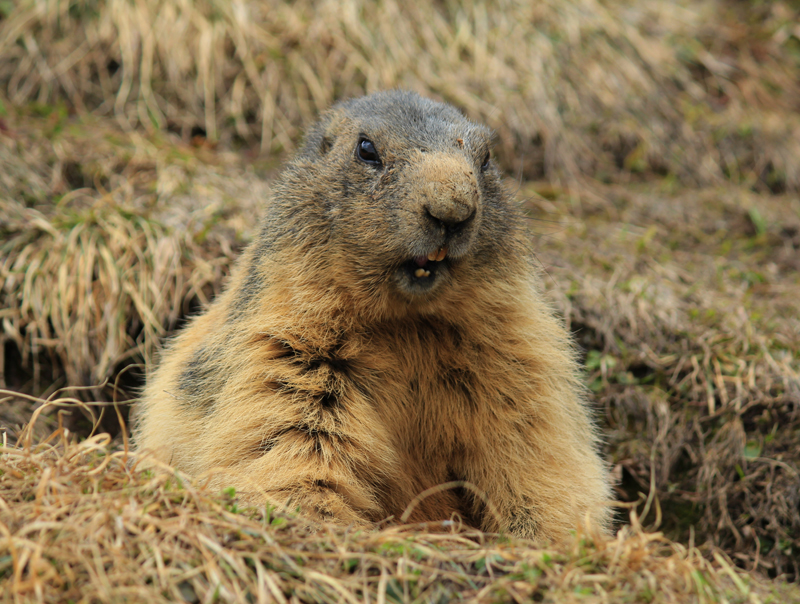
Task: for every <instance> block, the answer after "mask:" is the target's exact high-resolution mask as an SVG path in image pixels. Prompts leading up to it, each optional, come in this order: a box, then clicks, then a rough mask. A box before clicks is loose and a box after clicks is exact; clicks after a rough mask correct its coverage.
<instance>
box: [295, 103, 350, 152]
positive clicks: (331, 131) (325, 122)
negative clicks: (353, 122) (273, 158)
mask: <svg viewBox="0 0 800 604" xmlns="http://www.w3.org/2000/svg"><path fill="white" fill-rule="evenodd" d="M340 113H341V112H340V111H337V110H336V109H335V108H334V109H330V110H328V111H326V112H325V113H323V114H322V115H321V116H320V119H319V121H317V123H316V124H314V126H312V127H311V129H310V130H309V131H308V132H307V133H306V138H305V141H303V146H302V147H301V148H300V156H301V157H305V158H308V159H313V158H317V157H322V156H323V155H325V154H326V153H327V152H328V151H329V150H330V149H331V147H333V143H334V141H335V140H336V135H337V134H338V132H339V126H340V124H341V120H340V119H338V118H339V114H340Z"/></svg>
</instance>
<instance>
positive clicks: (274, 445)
mask: <svg viewBox="0 0 800 604" xmlns="http://www.w3.org/2000/svg"><path fill="white" fill-rule="evenodd" d="M490 146H491V133H490V132H489V131H488V130H487V129H486V128H484V127H483V126H480V125H478V124H474V123H472V122H470V121H469V120H467V119H466V118H464V117H463V116H462V115H461V114H460V113H459V112H458V111H457V110H455V109H454V108H453V107H451V106H449V105H446V104H442V103H437V102H434V101H431V100H428V99H425V98H422V97H420V96H418V95H416V94H413V93H410V92H399V91H393V92H384V93H378V94H373V95H370V96H367V97H363V98H359V99H355V100H352V101H348V102H344V103H340V104H338V105H336V106H334V107H333V108H332V109H330V110H329V111H328V112H327V113H325V114H324V115H323V116H322V118H321V120H320V121H319V122H318V123H317V124H316V125H315V126H314V127H313V128H312V129H311V130H310V132H309V133H308V135H307V138H306V141H305V144H304V146H303V148H302V150H301V151H300V153H299V154H298V155H297V157H296V158H295V159H294V160H293V161H292V162H291V163H290V164H289V165H288V166H287V168H286V169H285V171H284V173H283V174H282V176H281V177H280V179H279V181H278V184H277V185H276V187H275V190H274V194H273V195H272V198H271V199H270V200H268V201H267V202H266V203H267V210H266V218H265V219H264V221H263V223H262V225H261V229H260V232H259V235H258V237H257V238H256V240H255V241H254V243H253V244H252V245H251V246H250V247H249V248H248V249H247V250H246V251H245V252H244V253H243V255H242V257H241V258H240V259H239V260H238V262H237V264H236V266H235V267H234V271H233V276H232V279H231V281H230V283H229V284H228V286H227V288H226V289H225V291H224V293H222V294H221V295H220V296H219V298H218V299H217V300H216V301H215V302H214V303H213V304H212V305H211V306H210V308H209V309H208V310H207V311H206V312H205V313H204V314H202V315H200V316H198V317H196V318H194V319H193V320H192V321H191V323H190V324H189V326H188V327H187V328H186V329H185V330H183V331H182V332H181V333H180V334H179V335H178V336H177V337H176V338H175V339H174V340H173V341H172V342H171V343H170V344H169V345H168V346H167V348H166V349H165V351H164V353H163V355H162V359H161V363H160V366H159V367H158V369H157V370H156V371H155V372H154V373H153V374H152V375H150V377H149V379H148V382H147V386H146V389H145V392H144V395H143V398H142V401H141V403H140V405H139V409H138V425H137V429H136V439H137V442H138V447H139V448H140V449H146V450H148V451H150V452H151V454H153V455H155V456H156V457H158V458H159V459H161V460H163V461H165V462H167V463H170V464H172V465H173V466H175V467H176V468H178V469H180V470H182V471H185V472H188V473H190V474H193V475H198V474H201V473H203V472H206V471H209V470H212V469H214V468H223V469H224V472H222V473H220V472H217V473H215V474H214V476H215V477H216V478H215V479H214V480H216V481H217V483H215V484H218V486H220V487H225V486H231V485H232V486H235V487H236V488H237V491H238V492H240V493H242V494H243V496H244V497H246V498H248V499H250V500H252V501H259V500H261V501H263V500H264V499H266V500H269V501H271V502H272V503H274V504H283V503H288V504H290V505H292V506H293V507H297V506H299V507H300V508H301V510H302V511H303V513H306V514H310V515H314V516H318V517H323V518H332V519H334V520H337V521H339V522H356V523H365V522H377V521H380V520H383V519H385V518H387V517H390V516H394V517H395V518H405V519H409V520H412V521H423V520H431V521H435V520H446V519H448V518H450V517H451V516H452V515H453V514H456V513H457V514H459V515H460V516H461V517H462V518H464V519H465V520H466V521H467V522H468V523H471V524H473V525H474V526H477V527H478V528H482V529H484V530H488V531H499V530H503V531H510V532H512V533H514V534H516V535H519V536H524V537H530V538H535V539H538V540H541V541H546V540H553V539H559V538H562V537H564V536H565V535H567V534H568V532H569V531H570V530H571V529H575V528H576V527H577V526H578V525H580V524H582V523H583V522H585V520H586V519H589V520H590V521H591V522H592V523H593V524H594V525H595V526H596V527H598V528H600V529H601V530H603V529H607V526H608V518H609V513H608V508H607V507H606V504H607V500H608V498H609V489H608V478H607V473H606V470H605V468H604V465H603V463H602V462H601V460H600V459H599V457H598V455H597V452H596V436H595V431H594V428H593V425H592V423H591V421H590V418H589V416H588V413H587V410H586V407H585V403H584V401H583V398H582V392H583V391H582V387H581V385H580V381H579V374H578V371H577V368H576V363H575V358H574V351H573V348H572V344H571V341H570V338H569V336H568V334H567V333H566V331H565V330H564V328H563V326H562V325H561V323H560V322H559V321H558V320H557V319H556V318H555V317H554V315H553V313H552V311H551V310H550V309H549V307H548V306H547V304H546V303H545V302H544V301H543V299H542V296H541V294H540V291H539V288H538V285H537V276H536V272H535V270H534V268H533V265H532V263H531V260H530V253H529V251H528V243H527V241H526V237H525V232H524V229H523V228H522V226H521V221H520V216H519V214H518V211H517V210H516V209H515V207H514V206H513V204H512V202H511V200H510V198H509V195H508V194H507V193H506V192H505V190H504V188H503V185H502V181H501V175H500V173H499V171H498V170H497V168H496V167H495V165H494V164H493V162H492V161H491V159H490ZM437 485H444V486H442V487H441V488H438V489H437V488H434V487H437ZM404 514H405V515H404Z"/></svg>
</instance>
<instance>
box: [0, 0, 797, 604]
mask: <svg viewBox="0 0 800 604" xmlns="http://www.w3.org/2000/svg"><path fill="white" fill-rule="evenodd" d="M501 4H502V6H500V5H497V4H496V3H492V4H491V5H490V4H484V3H481V2H474V3H469V2H444V3H439V4H431V3H426V2H411V3H405V4H404V5H403V7H402V8H401V6H400V5H398V4H395V3H394V2H385V3H378V4H373V3H362V2H355V1H352V2H345V3H343V4H341V5H340V4H336V6H334V4H333V3H325V2H318V3H311V2H299V3H295V4H293V5H291V6H290V5H288V4H282V3H279V2H272V3H269V2H268V3H258V4H253V5H245V4H237V3H228V2H224V1H222V0H220V1H217V2H196V3H181V2H175V1H168V2H155V1H151V0H138V1H136V0H124V1H117V2H112V1H103V2H94V1H92V2H90V1H88V0H87V1H71V2H52V3H42V2H33V1H30V0H28V1H24V2H20V3H17V4H12V3H2V2H0V165H1V166H2V170H0V322H1V324H2V327H1V328H0V337H2V338H3V342H4V344H3V346H1V347H0V351H2V362H0V388H5V389H6V390H4V393H3V395H2V398H0V401H1V402H0V422H1V423H2V427H3V432H4V434H5V437H4V438H5V439H6V441H4V447H3V449H2V455H0V581H2V582H4V583H5V584H6V585H8V586H9V589H8V590H3V597H4V598H7V599H9V601H65V600H73V601H79V600H81V599H83V601H120V600H125V599H128V600H131V601H139V600H147V601H159V599H163V600H170V601H174V600H181V599H184V600H187V601H192V602H193V601H203V602H206V601H209V602H210V601H214V600H215V599H216V600H219V601H241V600H242V599H243V598H248V599H249V600H251V601H265V602H266V601H272V600H276V601H303V602H306V601H342V600H348V601H367V600H368V601H372V600H373V599H374V600H377V601H379V602H384V601H401V602H405V601H408V602H411V601H449V600H451V599H455V598H462V599H464V600H468V601H487V602H488V601H521V600H525V599H527V600H530V599H531V598H532V599H533V600H534V601H552V602H570V601H580V602H628V601H630V602H635V601H637V602H638V601H644V602H686V601H698V602H712V601H719V602H723V601H728V602H738V601H741V602H744V601H748V602H758V601H761V602H766V601H775V602H790V601H799V602H800V592H798V590H797V589H796V587H795V586H793V585H792V584H791V583H790V582H792V581H794V582H796V581H797V580H798V577H800V553H798V552H800V487H799V486H798V485H800V474H799V472H800V200H798V189H800V118H799V117H798V116H800V25H798V23H799V22H800V6H798V5H797V4H796V3H794V4H793V3H788V2H774V3H765V4H758V3H741V2H736V3H734V2H721V1H715V2H711V1H706V2H696V3H692V4H675V3H671V2H662V1H658V0H648V1H646V2H640V3H638V2H637V3H635V4H633V3H632V4H626V3H621V2H615V3H604V4H603V3H597V2H589V1H585V2H580V3H578V2H558V3H556V2H554V3H539V4H537V5H536V7H535V8H531V7H530V6H529V5H528V3H516V2H503V3H501ZM491 7H494V8H491ZM312 41H313V42H312ZM421 49H424V51H423V50H421ZM390 86H403V87H408V88H413V89H417V90H419V91H420V92H423V93H425V94H428V95H431V96H434V97H438V98H442V99H445V100H449V101H451V102H454V103H456V104H458V105H459V106H461V107H463V108H464V109H465V111H466V112H467V113H468V114H469V115H470V116H472V117H474V118H476V119H479V120H481V121H484V122H487V123H489V124H490V125H491V126H492V127H494V128H496V129H497V131H498V135H499V145H498V149H497V157H498V159H499V161H500V162H501V163H502V164H503V165H504V167H505V168H506V169H507V171H508V172H509V173H510V174H512V175H513V176H514V177H516V178H515V179H511V180H510V182H509V186H510V187H511V188H512V189H513V190H516V191H517V197H518V199H519V200H520V203H521V204H523V207H524V208H525V209H526V211H527V212H528V215H529V217H530V232H531V236H532V237H533V238H535V241H536V242H537V250H538V257H539V260H540V261H541V263H542V265H543V267H544V269H545V274H544V278H545V282H546V287H547V288H548V291H549V293H550V295H551V297H552V299H553V301H554V304H555V305H556V306H557V307H558V308H559V310H560V311H561V312H562V313H563V315H564V317H565V319H566V320H567V322H568V323H569V324H570V326H571V328H572V329H573V331H574V333H575V334H576V338H577V340H578V341H579V343H580V344H581V346H582V347H583V349H584V350H585V352H586V367H587V381H588V383H589V385H590V387H591V389H592V391H593V392H594V395H595V401H596V406H597V417H598V420H599V423H600V425H601V428H602V430H603V432H604V434H606V435H607V438H606V444H605V453H606V456H607V458H608V460H609V462H610V463H611V464H612V465H613V468H614V476H615V477H616V479H617V481H618V486H617V494H618V496H619V498H620V500H621V501H622V502H623V503H624V504H625V506H627V507H621V508H620V512H619V520H620V525H621V526H622V527H623V530H622V531H621V533H620V534H619V535H618V536H617V538H616V540H614V541H611V542H600V541H599V542H595V541H594V540H593V539H592V538H591V536H586V535H584V536H578V537H576V540H575V542H574V543H573V544H569V545H567V546H565V547H564V548H562V549H557V550H541V549H537V548H533V547H531V546H530V544H525V543H521V542H517V541H514V540H510V539H508V538H506V537H502V536H501V537H497V536H489V535H478V534H475V533H472V532H470V531H467V530H464V529H461V528H459V527H452V526H436V527H432V526H428V527H405V528H400V527H396V526H395V527H387V528H385V529H383V530H381V531H377V532H374V533H369V534H354V533H352V532H348V531H346V530H337V529H332V528H330V527H309V526H308V525H306V524H304V523H303V522H301V521H299V520H298V519H296V518H295V517H293V515H292V514H287V513H285V512H277V511H275V510H268V509H266V508H265V509H260V510H257V509H256V510H239V509H237V508H236V502H235V494H233V493H230V492H228V493H210V492H208V491H206V490H204V489H203V488H202V481H199V482H192V481H190V480H189V479H186V478H185V477H181V478H176V477H174V476H173V477H169V474H167V475H164V476H153V475H149V474H146V473H143V472H141V471H138V470H137V469H136V467H135V465H134V466H131V465H130V464H129V463H126V460H127V459H128V456H127V454H126V446H125V442H124V439H123V435H124V433H120V429H119V426H120V418H121V419H122V420H124V418H125V415H126V409H127V407H126V406H125V405H121V406H118V407H116V408H115V407H113V406H105V407H103V406H94V407H87V406H85V405H84V404H83V403H84V402H86V401H101V402H109V401H115V400H116V401H124V400H127V399H128V398H129V397H130V395H131V393H132V392H134V391H135V388H136V387H137V386H138V385H140V384H141V381H142V379H143V374H144V370H143V369H142V367H143V365H144V364H146V363H147V362H148V361H149V360H150V359H151V357H152V355H153V353H154V352H155V351H156V350H157V348H158V346H159V345H160V342H161V341H162V339H163V337H164V336H166V335H167V334H168V333H169V332H170V331H172V330H173V329H174V328H175V327H176V326H179V325H180V322H181V321H182V320H183V318H184V317H185V316H186V315H187V314H188V313H191V312H193V311H195V310H196V309H197V308H199V307H200V306H202V304H204V303H205V302H206V301H207V300H208V299H209V298H210V297H211V296H212V295H213V294H214V292H215V291H217V290H218V288H219V287H220V285H221V283H222V282H223V279H224V277H225V275H226V274H227V271H228V268H229V264H230V261H231V259H232V258H233V257H235V255H236V253H237V251H238V250H239V249H240V247H241V246H242V245H244V244H246V243H247V242H248V240H249V238H250V237H251V236H252V234H253V230H254V225H255V223H256V222H257V220H258V217H259V211H260V200H261V199H263V198H264V197H265V196H266V195H268V194H269V181H270V178H271V176H272V175H273V174H274V173H275V170H276V169H277V168H278V167H279V165H280V161H281V160H282V158H284V157H285V153H286V152H289V151H291V150H292V149H293V148H295V146H296V144H297V141H298V137H299V134H300V132H301V129H302V127H303V126H304V125H305V124H307V123H308V122H309V121H311V120H312V119H313V117H314V114H315V113H316V112H317V111H318V110H319V109H322V108H324V107H325V106H326V105H328V104H329V103H330V102H332V101H333V100H335V99H337V98H341V97H342V96H347V95H354V94H361V93H363V92H369V91H371V90H375V89H379V88H384V87H390ZM63 388H70V389H69V390H59V389H63ZM29 395H33V396H35V397H44V398H48V397H50V400H51V401H52V400H60V403H59V404H58V405H50V406H49V407H44V406H43V405H42V400H41V399H36V398H34V399H31V398H27V397H28V396H29ZM67 395H68V396H69V397H72V398H71V399H64V398H63V397H64V396H67ZM59 396H60V397H62V398H61V399H59V398H58V397H59ZM67 408H68V410H69V411H70V414H69V415H64V414H63V413H62V414H61V415H59V414H58V413H57V411H56V410H57V409H61V410H64V409H67ZM35 409H43V411H41V412H39V413H38V414H37V416H36V421H34V422H31V421H30V420H31V414H32V412H33V411H34V410H35ZM117 411H119V413H117ZM101 412H102V415H103V418H102V420H101V421H100V422H99V425H98V430H99V431H100V432H102V431H103V430H108V431H110V432H111V433H112V434H113V435H115V437H114V439H113V440H109V439H108V438H107V437H105V436H102V435H95V436H93V437H90V438H85V437H86V436H87V435H88V434H89V433H90V431H91V426H92V424H94V423H97V422H96V421H92V417H93V416H94V418H95V419H96V418H97V416H98V415H99V414H100V413H101ZM86 418H89V419H88V420H87V419H86ZM76 434H77V435H79V436H81V438H84V440H81V439H77V438H76V436H75V435H76ZM48 438H49V439H50V440H48ZM787 581H788V582H787ZM248 594H249V595H248Z"/></svg>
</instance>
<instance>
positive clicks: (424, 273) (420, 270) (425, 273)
mask: <svg viewBox="0 0 800 604" xmlns="http://www.w3.org/2000/svg"><path fill="white" fill-rule="evenodd" d="M414 275H415V276H417V277H430V276H431V272H430V271H426V270H425V269H424V268H418V269H417V270H415V271H414Z"/></svg>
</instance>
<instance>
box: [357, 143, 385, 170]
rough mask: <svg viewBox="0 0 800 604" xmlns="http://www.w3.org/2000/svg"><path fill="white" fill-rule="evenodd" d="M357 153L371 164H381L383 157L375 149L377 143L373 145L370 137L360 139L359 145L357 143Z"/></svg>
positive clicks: (361, 158) (366, 162)
mask: <svg viewBox="0 0 800 604" xmlns="http://www.w3.org/2000/svg"><path fill="white" fill-rule="evenodd" d="M356 155H357V156H358V159H360V160H361V161H363V162H364V163H365V164H369V165H371V166H380V165H381V158H380V157H379V156H378V152H377V151H376V150H375V145H373V144H372V141H371V140H369V139H366V138H362V139H359V141H358V145H356Z"/></svg>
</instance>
